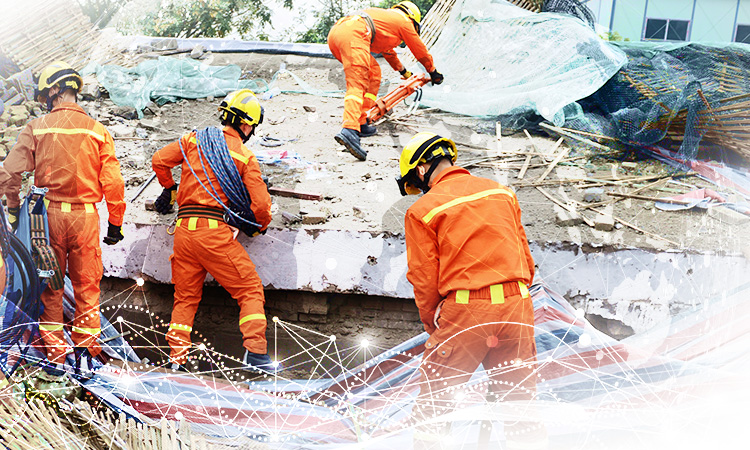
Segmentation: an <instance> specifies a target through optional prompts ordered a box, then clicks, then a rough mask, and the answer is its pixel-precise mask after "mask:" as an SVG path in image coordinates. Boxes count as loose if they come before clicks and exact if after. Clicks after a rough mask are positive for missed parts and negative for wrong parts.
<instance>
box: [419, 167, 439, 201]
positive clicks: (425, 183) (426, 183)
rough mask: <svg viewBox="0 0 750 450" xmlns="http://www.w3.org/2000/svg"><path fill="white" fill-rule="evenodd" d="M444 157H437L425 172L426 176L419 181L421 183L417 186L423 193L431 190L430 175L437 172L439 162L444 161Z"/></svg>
mask: <svg viewBox="0 0 750 450" xmlns="http://www.w3.org/2000/svg"><path fill="white" fill-rule="evenodd" d="M442 160H443V158H436V159H435V160H433V161H432V164H430V168H429V169H427V172H425V174H424V176H423V177H422V181H420V182H419V185H418V186H417V187H418V188H419V189H420V190H421V191H422V192H423V193H425V194H426V193H427V192H429V190H430V177H431V176H432V173H433V172H435V169H437V166H438V164H440V161H442Z"/></svg>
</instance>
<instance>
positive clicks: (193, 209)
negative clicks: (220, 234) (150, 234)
mask: <svg viewBox="0 0 750 450" xmlns="http://www.w3.org/2000/svg"><path fill="white" fill-rule="evenodd" d="M199 218H201V219H207V220H208V228H218V227H219V222H224V221H225V220H224V210H222V209H219V208H212V207H210V206H201V205H184V206H180V207H179V209H178V210H177V223H176V226H177V227H180V226H182V223H183V222H185V220H187V228H188V230H191V231H193V230H195V229H197V227H198V219H199Z"/></svg>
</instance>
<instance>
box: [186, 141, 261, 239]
mask: <svg viewBox="0 0 750 450" xmlns="http://www.w3.org/2000/svg"><path fill="white" fill-rule="evenodd" d="M196 138H197V141H198V159H199V161H200V163H201V168H202V169H203V173H204V174H206V173H207V172H206V163H207V165H208V166H209V167H211V170H212V171H213V173H214V175H216V179H217V180H218V181H219V187H221V190H222V191H223V192H224V194H226V196H227V199H228V200H229V205H226V204H225V203H224V202H223V201H221V198H220V196H219V193H218V191H217V190H216V188H215V187H214V185H213V183H212V182H211V180H210V179H209V178H208V176H206V181H208V187H206V185H205V184H203V182H202V181H201V180H200V178H198V175H197V174H196V173H195V170H194V169H193V166H192V165H191V164H190V161H189V160H188V158H187V155H186V154H185V150H184V149H183V148H182V140H181V139H180V140H179V141H178V142H179V144H180V151H181V152H182V157H183V159H184V160H185V162H186V163H187V165H188V168H190V171H191V172H192V173H193V176H194V177H195V179H196V180H197V181H198V183H199V184H200V185H201V187H203V189H204V190H205V191H206V192H207V193H208V194H209V195H210V196H211V198H213V199H214V200H216V202H217V203H218V204H219V205H221V207H222V208H223V209H224V212H225V214H226V215H228V216H229V217H230V218H232V219H234V224H236V225H235V226H238V228H240V229H242V230H243V231H245V232H246V233H247V234H249V235H252V234H253V233H254V232H256V231H259V230H260V229H261V226H260V225H259V224H257V223H256V222H255V213H253V211H252V209H251V208H250V205H251V204H252V201H251V199H250V194H249V193H248V192H247V188H246V187H245V184H244V183H243V181H242V177H241V176H240V173H239V171H238V170H237V166H236V165H235V163H234V160H233V159H232V155H231V154H230V153H229V147H228V146H227V141H226V139H224V133H223V132H222V131H221V130H220V129H218V128H216V127H207V128H204V129H202V130H200V131H197V132H196ZM209 188H210V189H209ZM238 221H239V222H238ZM228 222H230V221H228ZM234 224H233V223H231V222H230V225H234ZM248 227H251V229H250V230H247V229H246V228H248ZM252 228H257V230H252Z"/></svg>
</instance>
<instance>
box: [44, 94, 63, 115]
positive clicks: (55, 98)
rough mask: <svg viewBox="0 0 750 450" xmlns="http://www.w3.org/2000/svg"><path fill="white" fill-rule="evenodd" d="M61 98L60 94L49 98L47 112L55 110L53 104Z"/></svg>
mask: <svg viewBox="0 0 750 450" xmlns="http://www.w3.org/2000/svg"><path fill="white" fill-rule="evenodd" d="M59 96H60V94H59V93H58V94H55V95H53V96H51V97H47V111H52V108H53V106H52V104H53V103H55V100H57V97H59Z"/></svg>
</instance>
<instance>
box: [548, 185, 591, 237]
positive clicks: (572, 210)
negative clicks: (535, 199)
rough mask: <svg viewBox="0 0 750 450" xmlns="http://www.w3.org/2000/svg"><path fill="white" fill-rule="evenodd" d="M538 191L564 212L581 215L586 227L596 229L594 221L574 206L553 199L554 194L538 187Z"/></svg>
mask: <svg viewBox="0 0 750 450" xmlns="http://www.w3.org/2000/svg"><path fill="white" fill-rule="evenodd" d="M536 189H537V190H538V191H539V192H541V193H542V195H544V196H545V197H547V198H548V199H550V200H551V201H552V202H553V203H554V204H556V205H557V206H559V207H561V208H563V209H564V210H566V211H568V212H569V213H571V214H576V215H579V216H581V218H582V219H583V221H584V222H586V225H588V226H590V227H591V228H594V226H595V225H594V222H592V221H591V219H589V218H588V217H586V216H584V215H583V214H581V213H580V212H579V211H578V210H577V209H576V208H574V207H573V206H572V205H568V204H566V203H563V202H561V201H560V200H558V199H556V198H555V197H553V196H552V194H550V193H549V192H547V191H546V190H544V189H542V188H540V187H538V186H537V188H536Z"/></svg>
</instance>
